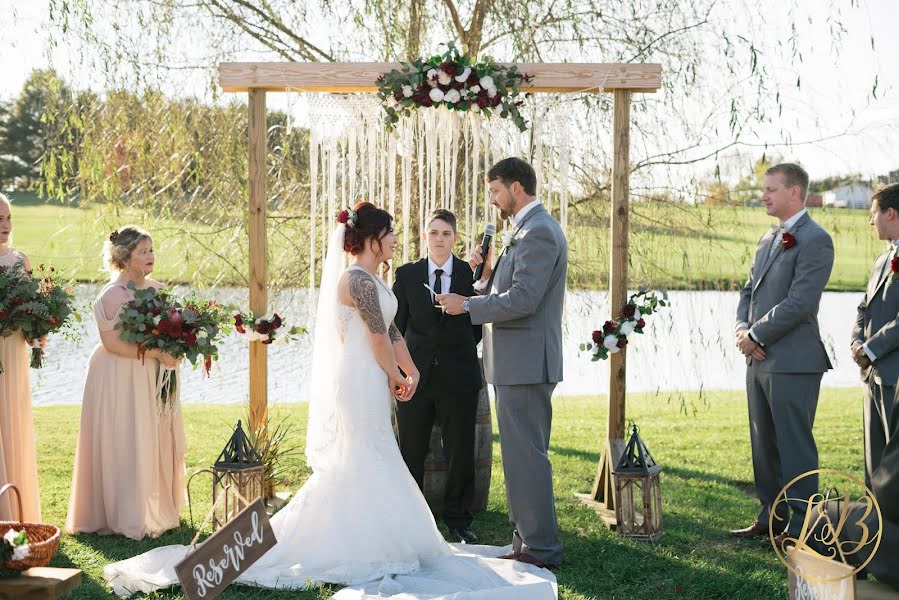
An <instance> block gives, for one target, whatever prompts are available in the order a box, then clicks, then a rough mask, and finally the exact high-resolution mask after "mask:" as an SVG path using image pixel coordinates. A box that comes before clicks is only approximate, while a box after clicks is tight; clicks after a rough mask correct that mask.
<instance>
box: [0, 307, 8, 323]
mask: <svg viewBox="0 0 899 600" xmlns="http://www.w3.org/2000/svg"><path fill="white" fill-rule="evenodd" d="M7 317H9V311H8V310H6V309H5V308H4V309H3V310H0V321H5V320H6V318H7Z"/></svg>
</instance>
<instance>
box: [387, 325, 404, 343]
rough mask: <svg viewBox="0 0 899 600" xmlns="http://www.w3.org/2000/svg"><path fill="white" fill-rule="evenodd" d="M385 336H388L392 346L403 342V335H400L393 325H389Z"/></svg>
mask: <svg viewBox="0 0 899 600" xmlns="http://www.w3.org/2000/svg"><path fill="white" fill-rule="evenodd" d="M387 335H389V336H390V341H391V342H393V343H394V344H395V343H397V342H399V341H401V340H403V334H402V333H400V330H399V329H398V328H397V326H396V325H394V324H393V323H391V324H390V328H389V329H388V330H387ZM403 341H404V340H403Z"/></svg>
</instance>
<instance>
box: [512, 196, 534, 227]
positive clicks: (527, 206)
mask: <svg viewBox="0 0 899 600" xmlns="http://www.w3.org/2000/svg"><path fill="white" fill-rule="evenodd" d="M539 205H540V200H538V199H536V198H534V199H533V200H531V201H530V202H528V203H527V204H525V205H524V206H523V207H522V208H521V210H519V211H518V212H517V213H515V215H514V216H513V217H512V226H513V227H518V226H519V225H520V224H521V220H522V219H524V217H525V215H527V214H528V213H529V212H531V211H532V210H534V209H535V208H537V207H538V206H539Z"/></svg>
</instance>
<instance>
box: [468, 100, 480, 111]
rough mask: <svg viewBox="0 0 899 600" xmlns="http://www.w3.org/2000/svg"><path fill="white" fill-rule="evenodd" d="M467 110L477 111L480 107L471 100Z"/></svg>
mask: <svg viewBox="0 0 899 600" xmlns="http://www.w3.org/2000/svg"><path fill="white" fill-rule="evenodd" d="M468 110H470V111H471V112H478V111H479V110H481V107H480V106H478V103H477V102H472V103H471V105H469V107H468Z"/></svg>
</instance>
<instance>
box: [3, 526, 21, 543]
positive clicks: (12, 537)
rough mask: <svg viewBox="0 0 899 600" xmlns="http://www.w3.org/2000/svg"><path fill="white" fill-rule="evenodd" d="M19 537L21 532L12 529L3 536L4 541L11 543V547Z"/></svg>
mask: <svg viewBox="0 0 899 600" xmlns="http://www.w3.org/2000/svg"><path fill="white" fill-rule="evenodd" d="M17 537H19V532H18V531H16V530H14V529H10V530H9V531H7V532H6V534H5V535H4V536H3V539H4V540H6V541H7V542H9V545H10V546H12V545H13V543H14V541H15V539H16V538H17Z"/></svg>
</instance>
